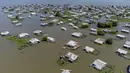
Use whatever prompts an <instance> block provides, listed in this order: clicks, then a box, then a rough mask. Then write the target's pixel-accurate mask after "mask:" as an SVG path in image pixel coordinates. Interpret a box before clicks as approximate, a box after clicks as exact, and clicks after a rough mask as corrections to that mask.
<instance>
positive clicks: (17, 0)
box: [0, 0, 130, 5]
mask: <svg viewBox="0 0 130 73" xmlns="http://www.w3.org/2000/svg"><path fill="white" fill-rule="evenodd" d="M30 3H31V4H33V3H42V4H127V5H128V4H129V5H130V0H2V1H1V2H0V4H30Z"/></svg>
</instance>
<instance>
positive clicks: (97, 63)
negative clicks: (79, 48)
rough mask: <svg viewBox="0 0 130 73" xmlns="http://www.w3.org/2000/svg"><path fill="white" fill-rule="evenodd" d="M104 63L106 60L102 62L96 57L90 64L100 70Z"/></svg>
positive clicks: (104, 65)
mask: <svg viewBox="0 0 130 73" xmlns="http://www.w3.org/2000/svg"><path fill="white" fill-rule="evenodd" d="M106 65H107V63H106V62H104V61H102V60H100V59H97V60H95V61H94V62H93V63H92V64H91V65H90V66H92V67H94V68H95V69H97V70H102V69H103V68H105V67H106Z"/></svg>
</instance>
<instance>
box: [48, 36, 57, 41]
mask: <svg viewBox="0 0 130 73" xmlns="http://www.w3.org/2000/svg"><path fill="white" fill-rule="evenodd" d="M47 41H48V42H55V41H56V40H55V39H54V38H52V37H47Z"/></svg>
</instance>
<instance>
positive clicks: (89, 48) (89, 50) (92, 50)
mask: <svg viewBox="0 0 130 73" xmlns="http://www.w3.org/2000/svg"><path fill="white" fill-rule="evenodd" d="M84 50H85V51H86V52H87V53H92V52H94V48H92V47H89V46H86V47H85V48H84Z"/></svg>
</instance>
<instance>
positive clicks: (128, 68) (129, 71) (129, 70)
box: [127, 65, 130, 73]
mask: <svg viewBox="0 0 130 73" xmlns="http://www.w3.org/2000/svg"><path fill="white" fill-rule="evenodd" d="M127 73H130V65H128V67H127Z"/></svg>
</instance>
